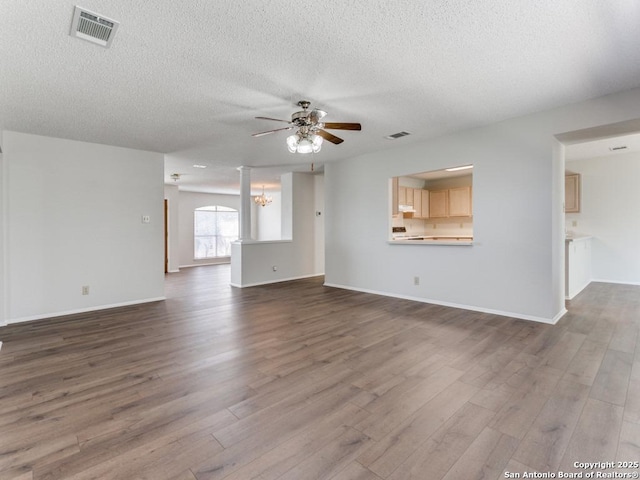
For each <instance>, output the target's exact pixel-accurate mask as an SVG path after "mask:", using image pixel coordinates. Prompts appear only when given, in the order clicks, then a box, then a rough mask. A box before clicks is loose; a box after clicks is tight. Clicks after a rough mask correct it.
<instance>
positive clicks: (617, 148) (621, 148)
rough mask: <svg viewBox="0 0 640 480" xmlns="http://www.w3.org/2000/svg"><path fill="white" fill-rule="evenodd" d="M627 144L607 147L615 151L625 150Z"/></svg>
mask: <svg viewBox="0 0 640 480" xmlns="http://www.w3.org/2000/svg"><path fill="white" fill-rule="evenodd" d="M626 149H627V146H626V145H620V146H619V147H609V150H611V151H612V152H617V151H618V150H626Z"/></svg>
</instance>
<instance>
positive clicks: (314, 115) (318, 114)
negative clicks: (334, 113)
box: [309, 108, 327, 125]
mask: <svg viewBox="0 0 640 480" xmlns="http://www.w3.org/2000/svg"><path fill="white" fill-rule="evenodd" d="M326 114H327V112H325V111H324V110H319V109H317V108H314V109H313V110H311V112H310V113H309V120H310V121H311V123H312V124H313V125H315V124H316V123H318V122H319V121H320V120H322V118H323V117H324V116H325V115H326Z"/></svg>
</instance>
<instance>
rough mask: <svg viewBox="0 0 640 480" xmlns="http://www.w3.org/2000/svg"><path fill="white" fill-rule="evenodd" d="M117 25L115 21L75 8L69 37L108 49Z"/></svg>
mask: <svg viewBox="0 0 640 480" xmlns="http://www.w3.org/2000/svg"><path fill="white" fill-rule="evenodd" d="M118 25H120V24H119V23H118V22H116V21H115V20H111V19H110V18H107V17H104V16H102V15H100V14H98V13H94V12H90V11H89V10H85V9H84V8H81V7H78V6H76V7H75V10H74V11H73V21H72V22H71V32H69V35H71V36H72V37H78V38H81V39H83V40H87V41H89V42H92V43H97V44H98V45H100V46H102V47H105V48H109V47H110V46H111V41H112V40H113V36H114V35H115V34H116V30H117V29H118Z"/></svg>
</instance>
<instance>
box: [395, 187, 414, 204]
mask: <svg viewBox="0 0 640 480" xmlns="http://www.w3.org/2000/svg"><path fill="white" fill-rule="evenodd" d="M398 205H409V206H411V207H412V206H413V188H410V187H398Z"/></svg>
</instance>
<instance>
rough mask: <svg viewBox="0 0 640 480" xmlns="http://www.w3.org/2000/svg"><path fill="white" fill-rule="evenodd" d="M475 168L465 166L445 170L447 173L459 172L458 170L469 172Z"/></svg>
mask: <svg viewBox="0 0 640 480" xmlns="http://www.w3.org/2000/svg"><path fill="white" fill-rule="evenodd" d="M469 168H473V165H464V166H463V167H454V168H445V170H446V171H447V172H457V171H458V170H467V169H469Z"/></svg>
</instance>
